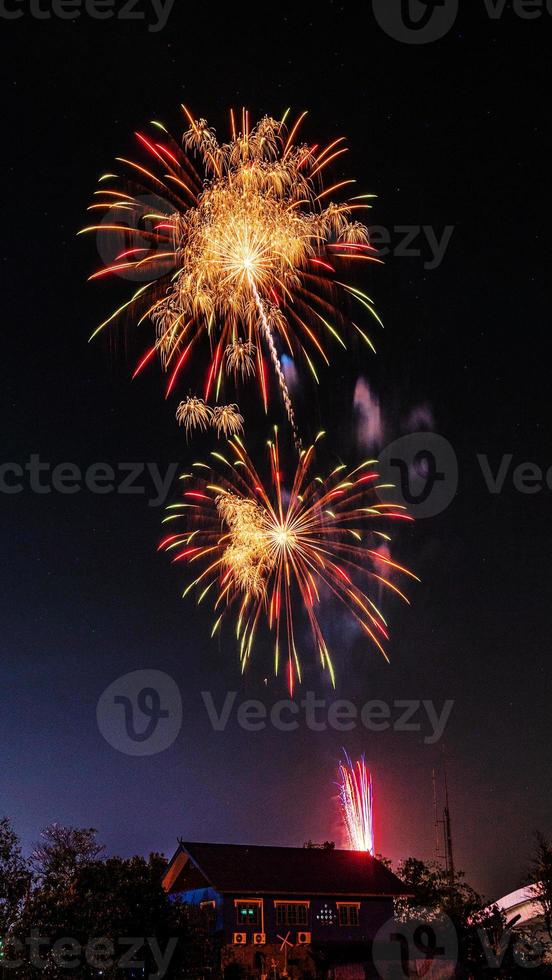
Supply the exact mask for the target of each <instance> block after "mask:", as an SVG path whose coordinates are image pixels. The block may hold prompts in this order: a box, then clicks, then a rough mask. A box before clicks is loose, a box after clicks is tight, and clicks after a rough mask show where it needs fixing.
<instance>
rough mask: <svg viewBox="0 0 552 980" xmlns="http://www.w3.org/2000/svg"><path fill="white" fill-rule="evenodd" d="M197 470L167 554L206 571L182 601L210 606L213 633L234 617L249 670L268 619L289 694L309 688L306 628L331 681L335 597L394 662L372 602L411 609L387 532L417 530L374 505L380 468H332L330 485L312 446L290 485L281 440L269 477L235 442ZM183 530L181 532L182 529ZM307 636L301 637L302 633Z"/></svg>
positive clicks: (393, 507) (399, 511)
mask: <svg viewBox="0 0 552 980" xmlns="http://www.w3.org/2000/svg"><path fill="white" fill-rule="evenodd" d="M211 456H212V462H211V464H210V465H209V464H207V463H203V462H201V463H194V464H193V466H192V468H191V472H189V473H185V474H183V476H182V477H181V479H182V481H183V483H184V489H183V496H182V500H181V501H180V502H178V503H175V504H171V505H170V507H169V509H168V510H169V513H168V516H167V517H166V518H165V521H166V522H177V528H178V529H176V528H175V530H174V531H173V533H171V534H169V535H168V537H166V538H164V540H163V541H162V542H161V544H160V546H159V547H160V549H164V550H166V551H168V552H169V553H170V554H172V555H173V561H174V562H177V563H179V562H182V561H184V562H186V563H187V564H189V565H190V566H191V568H192V569H193V568H194V567H196V566H197V568H198V573H197V574H196V575H195V576H194V577H193V579H192V581H191V582H190V583H189V584H188V586H187V587H186V589H185V591H184V595H187V594H188V593H189V592H190V591H191V590H192V589H196V590H197V592H198V601H199V602H202V601H203V600H205V599H206V597H207V596H210V597H211V598H212V599H214V603H213V605H214V614H215V623H214V626H213V635H214V634H215V633H216V632H217V630H218V629H219V626H220V624H221V621H222V619H223V617H224V615H225V613H227V612H228V611H230V610H232V611H233V612H234V613H235V622H236V635H237V639H238V644H239V653H240V661H241V667H242V671H243V670H245V669H246V667H247V664H248V662H249V661H250V659H251V656H252V651H253V644H254V639H255V635H256V632H257V629H258V627H259V624H260V623H261V621H265V622H266V625H267V626H268V629H269V630H270V631H271V632H272V633H273V635H274V661H275V672H276V674H278V673H279V670H280V667H281V664H282V662H283V660H284V659H285V662H286V668H285V669H286V675H287V682H288V686H289V690H290V692H292V691H293V688H294V684H295V681H296V680H299V681H300V680H301V659H300V656H299V646H303V645H304V640H301V643H300V642H299V639H298V637H299V635H300V634H299V631H298V622H299V621H301V622H305V621H306V622H307V623H308V625H309V627H310V636H311V642H310V644H309V645H310V646H311V647H312V649H313V651H315V652H316V654H317V655H318V657H319V660H320V664H321V666H322V668H324V669H326V670H328V671H329V674H330V677H331V680H332V683H335V672H334V666H333V663H332V658H331V655H330V651H329V649H328V645H327V642H326V640H325V638H324V634H323V630H322V626H321V622H320V618H321V615H322V614H323V612H324V610H325V609H326V608H327V606H328V602H329V601H330V600H331V599H332V597H333V598H334V599H338V600H339V601H340V602H341V603H343V604H344V606H345V607H346V609H347V610H348V613H349V614H350V615H351V616H352V617H353V618H354V619H355V620H356V621H357V623H358V624H359V625H360V627H361V629H362V631H363V633H364V634H365V636H366V637H368V638H369V640H370V641H371V643H372V644H373V645H374V646H375V647H376V649H377V650H379V651H380V653H382V654H383V656H385V657H386V658H387V655H386V652H385V643H386V641H387V640H388V630H387V624H386V621H385V619H384V617H383V615H382V613H381V612H380V610H379V608H378V606H377V605H376V603H375V601H374V599H373V598H372V596H371V595H370V594H369V592H372V593H373V594H374V595H376V597H377V595H378V594H379V592H380V591H382V590H389V591H390V592H392V593H394V594H396V595H399V596H401V597H402V598H403V599H404V600H405V601H406V602H408V599H407V598H406V596H405V595H404V594H403V592H402V591H401V590H400V589H399V587H398V586H397V584H396V583H395V581H394V579H395V578H396V577H397V576H399V575H405V576H409V577H410V578H415V576H414V575H413V574H412V573H411V572H409V571H408V570H407V569H405V568H403V567H402V566H400V565H398V564H396V563H395V562H394V561H393V560H392V559H391V557H389V556H388V555H387V554H385V555H384V554H383V553H382V551H381V548H380V545H381V542H382V539H383V540H384V542H388V541H389V535H388V534H386V533H385V526H386V525H387V524H388V523H389V522H393V521H405V520H407V521H408V520H410V519H411V518H409V516H408V515H407V514H406V513H405V510H404V508H402V507H401V506H399V505H397V504H393V503H385V502H383V501H382V500H381V499H380V497H379V496H378V491H380V492H381V491H382V489H383V485H382V484H380V483H379V482H378V480H379V477H378V473H377V468H376V467H377V463H376V461H374V460H369V461H366V462H365V463H363V464H361V465H360V466H357V467H356V468H355V469H353V470H352V471H351V472H347V470H346V467H345V466H343V465H339V466H337V467H335V468H334V469H333V470H332V472H331V473H330V474H329V476H328V477H327V478H326V479H322V478H321V477H319V476H317V475H316V473H315V472H314V464H315V446H314V444H313V445H311V446H310V447H309V448H308V449H306V450H302V451H301V453H300V456H299V461H298V463H297V466H296V469H295V472H294V474H293V476H292V478H291V479H290V481H289V482H288V484H287V487H284V477H283V475H282V468H281V462H280V453H279V447H278V439H277V435H276V437H275V438H274V440H272V441H270V442H269V443H268V456H269V478H268V479H267V480H266V482H263V479H262V478H261V477H260V476H259V474H258V472H257V470H256V469H255V467H254V465H253V463H252V461H251V459H250V457H249V456H248V454H247V451H246V449H245V446H244V444H243V442H242V441H241V439H240V438H239V437H234V438H231V439H229V441H228V449H227V452H226V455H223V454H222V453H219V452H213V453H212V454H211ZM178 525H183V527H179V526H178ZM301 635H302V633H301Z"/></svg>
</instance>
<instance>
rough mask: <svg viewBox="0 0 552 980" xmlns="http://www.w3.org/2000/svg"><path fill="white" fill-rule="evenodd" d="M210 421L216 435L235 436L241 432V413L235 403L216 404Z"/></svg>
mask: <svg viewBox="0 0 552 980" xmlns="http://www.w3.org/2000/svg"><path fill="white" fill-rule="evenodd" d="M212 422H213V428H214V429H216V432H217V435H218V436H221V435H223V436H235V435H238V433H240V432H243V415H240V410H239V408H238V406H237V405H217V406H216V407H215V408H214V409H213V420H212Z"/></svg>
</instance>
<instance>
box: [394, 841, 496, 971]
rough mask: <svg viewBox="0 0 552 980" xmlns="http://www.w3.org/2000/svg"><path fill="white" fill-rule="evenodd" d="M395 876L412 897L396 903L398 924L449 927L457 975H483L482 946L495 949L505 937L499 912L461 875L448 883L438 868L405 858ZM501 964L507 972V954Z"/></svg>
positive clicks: (448, 877)
mask: <svg viewBox="0 0 552 980" xmlns="http://www.w3.org/2000/svg"><path fill="white" fill-rule="evenodd" d="M397 875H398V877H399V878H400V879H401V881H402V882H403V883H404V884H405V885H406V887H407V890H408V891H410V892H412V894H413V895H414V896H415V897H414V898H413V899H409V900H403V901H400V902H398V903H397V909H396V918H397V920H398V921H399V922H408V921H412V920H413V919H415V920H420V921H421V922H424V923H430V924H433V925H434V926H438V925H439V923H441V924H443V925H445V924H446V923H452V926H453V927H454V932H455V935H456V938H457V940H458V967H459V970H460V971H461V973H460V975H462V972H463V973H465V974H467V975H470V974H474V975H477V974H479V973H481V972H482V971H485V970H486V969H487V967H488V963H487V957H486V950H485V945H487V948H488V949H491V950H492V949H494V948H495V947H496V944H497V942H498V943H500V939H501V938H502V936H503V935H504V929H505V920H504V916H503V914H502V913H501V912H500V910H499V909H498V908H497V907H496V906H489V905H488V904H487V903H486V902H485V901H484V899H483V898H482V897H481V896H480V895H479V894H478V893H477V892H476V891H475V890H474V889H473V888H472V887H471V886H470V885H468V883H467V882H466V880H465V875H464V872H462V871H457V872H456V873H455V875H454V881H453V882H451V879H450V876H449V874H448V872H447V871H446V870H445V868H443V867H441V865H439V864H436V863H425V862H424V861H420V860H418V859H417V858H407V859H406V860H405V861H402V862H401V863H400V864H399V866H398V868H397ZM483 938H484V941H483V942H482V939H483ZM502 960H503V965H504V967H505V969H506V966H507V965H508V969H509V964H510V960H511V956H510V952H508V954H507V956H504V957H502ZM507 975H509V973H507Z"/></svg>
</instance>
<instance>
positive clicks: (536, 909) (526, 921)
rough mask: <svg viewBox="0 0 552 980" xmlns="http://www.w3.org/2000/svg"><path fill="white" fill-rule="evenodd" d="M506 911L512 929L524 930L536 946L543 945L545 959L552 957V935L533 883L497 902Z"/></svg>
mask: <svg viewBox="0 0 552 980" xmlns="http://www.w3.org/2000/svg"><path fill="white" fill-rule="evenodd" d="M495 904H496V905H497V906H498V908H499V909H500V910H501V911H502V912H504V914H505V916H506V921H507V923H508V925H509V926H510V928H511V929H513V930H514V931H518V932H522V933H523V934H524V935H525V936H527V937H528V939H529V941H530V942H532V943H534V944H535V948H538V947H542V949H543V955H544V958H545V960H548V962H550V960H551V959H552V953H551V941H550V936H549V935H548V932H547V930H546V926H545V923H544V915H543V910H542V905H541V904H540V903H539V901H538V900H537V897H536V895H535V893H534V888H533V886H532V885H526V886H525V888H518V889H517V890H516V891H515V892H510V894H509V895H504V897H503V898H499V899H498V901H497V902H496V903H495Z"/></svg>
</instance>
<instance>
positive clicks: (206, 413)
mask: <svg viewBox="0 0 552 980" xmlns="http://www.w3.org/2000/svg"><path fill="white" fill-rule="evenodd" d="M212 418H213V409H212V408H211V407H210V406H209V405H206V404H205V402H204V400H203V398H197V397H196V396H195V395H188V397H187V398H186V400H185V401H183V402H180V405H179V406H178V408H177V410H176V421H177V422H178V424H179V425H183V426H184V431H185V432H186V437H188V436H189V435H190V433H191V432H192V430H193V429H196V428H198V429H200V430H201V431H202V432H205V430H206V429H207V428H208V427H209V425H210V424H211V421H212Z"/></svg>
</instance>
